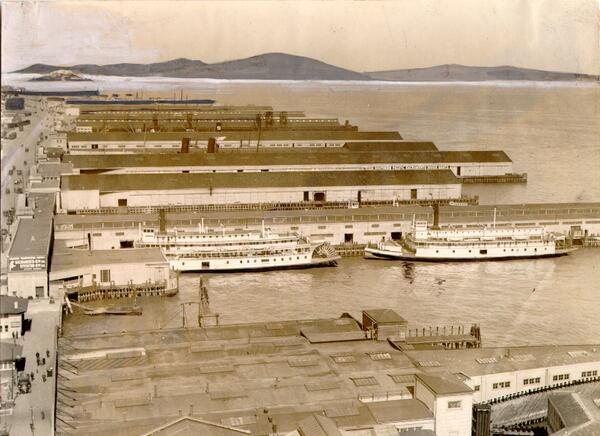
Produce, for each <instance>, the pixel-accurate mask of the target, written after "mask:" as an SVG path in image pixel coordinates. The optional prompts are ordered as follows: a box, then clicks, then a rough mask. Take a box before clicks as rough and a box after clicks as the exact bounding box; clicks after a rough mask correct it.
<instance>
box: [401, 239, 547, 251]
mask: <svg viewBox="0 0 600 436" xmlns="http://www.w3.org/2000/svg"><path fill="white" fill-rule="evenodd" d="M404 241H405V243H406V244H409V245H410V246H413V247H430V246H435V247H449V248H451V247H482V246H485V247H518V246H526V247H528V246H536V245H539V244H540V243H543V244H544V245H554V246H556V241H555V240H551V239H544V240H542V239H513V240H510V241H507V240H501V241H499V240H493V241H486V240H479V241H473V240H471V241H467V240H462V241H436V240H430V241H429V240H428V241H426V242H423V241H419V240H416V239H414V238H411V237H409V236H407V237H405V238H404Z"/></svg>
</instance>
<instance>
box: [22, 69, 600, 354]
mask: <svg viewBox="0 0 600 436" xmlns="http://www.w3.org/2000/svg"><path fill="white" fill-rule="evenodd" d="M15 84H19V83H18V81H17V82H15ZM21 84H22V82H21ZM45 85H46V84H45ZM75 85H77V87H79V86H81V85H79V84H68V86H75ZM46 86H47V85H46ZM63 86H64V84H63ZM93 86H94V87H96V86H99V87H100V89H101V91H102V92H112V91H117V92H123V91H125V90H134V92H135V90H139V89H144V90H145V91H144V92H145V94H146V95H164V96H173V94H174V93H175V94H176V95H179V92H180V90H181V89H183V90H184V93H185V94H186V95H187V96H189V97H190V98H191V97H207V98H214V99H216V100H217V101H218V103H219V104H248V103H253V104H257V105H263V104H264V105H272V106H274V107H275V109H287V110H304V111H305V112H306V114H307V115H308V116H326V117H336V118H340V119H341V120H345V119H348V120H350V122H352V123H354V124H358V125H359V126H360V128H361V129H362V130H371V129H382V130H398V131H399V132H400V133H401V134H402V135H403V136H404V138H405V139H415V140H432V141H434V142H435V143H436V144H437V145H438V147H439V148H440V149H442V150H469V149H471V150H495V149H501V150H505V151H506V152H507V153H508V155H509V156H510V157H511V158H512V159H513V161H514V164H515V170H516V171H517V172H527V173H528V175H529V182H528V183H527V184H526V185H472V186H467V187H466V188H465V191H466V192H467V193H470V194H478V195H480V199H481V202H482V203H526V202H575V201H600V87H598V86H596V85H580V84H579V85H575V84H573V85H565V84H529V85H524V84H519V83H513V84H511V85H510V86H509V85H507V84H506V83H496V84H487V85H457V84H454V85H439V84H422V85H417V84H408V85H407V84H343V83H295V84H292V83H281V82H273V83H223V82H207V81H194V80H192V81H178V80H164V79H163V80H160V79H158V80H156V79H148V80H137V79H131V80H127V81H119V80H118V79H117V80H115V79H110V80H106V79H102V80H99V81H98V82H97V83H95V84H94V85H93ZM599 270H600V249H583V250H579V251H577V252H575V253H574V254H573V255H571V256H567V257H561V258H555V259H541V260H516V261H504V262H474V263H435V264H427V263H405V262H394V261H366V260H363V259H359V258H353V259H343V260H342V261H341V262H340V263H339V266H338V267H337V268H320V269H310V270H296V271H273V272H267V273H243V274H221V275H205V276H204V281H205V283H206V284H207V286H208V288H209V295H210V302H211V307H212V309H213V311H215V312H219V313H220V314H221V319H222V321H223V322H226V323H234V322H248V321H264V320H282V319H300V318H315V317H330V316H338V315H340V314H341V313H342V312H350V313H352V314H353V315H355V316H359V314H360V310H361V309H363V308H372V307H389V308H393V309H395V310H397V311H398V312H399V313H400V314H401V315H402V316H404V317H405V318H406V319H407V320H408V321H409V325H410V326H411V327H413V328H415V327H428V326H437V325H440V326H443V325H450V324H463V325H468V324H470V323H473V322H475V323H479V324H480V325H481V327H482V333H483V335H484V342H485V344H486V345H505V344H512V345H517V344H537V343H565V344H566V343H590V342H600V315H599V314H600V285H599V283H600V271H599ZM199 277H200V276H199V275H198V274H185V275H182V276H181V292H180V294H179V295H178V296H177V297H174V298H172V299H150V298H146V299H142V300H141V302H142V304H143V306H144V315H142V316H141V317H119V318H111V317H95V318H90V317H85V316H84V315H75V316H73V317H71V318H70V321H69V322H68V323H67V324H66V326H65V329H66V333H92V332H102V331H119V330H122V329H125V330H131V329H139V328H155V327H177V326H181V324H182V318H183V317H182V313H181V306H180V304H181V303H182V302H186V301H192V300H196V301H198V295H197V287H198V280H199ZM195 307H196V306H193V305H191V306H187V309H186V315H187V318H188V322H194V321H195V317H196V314H197V309H196V308H195Z"/></svg>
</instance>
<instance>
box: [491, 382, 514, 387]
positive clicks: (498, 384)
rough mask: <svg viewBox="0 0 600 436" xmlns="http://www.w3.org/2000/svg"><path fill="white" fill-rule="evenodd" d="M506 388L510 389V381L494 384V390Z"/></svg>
mask: <svg viewBox="0 0 600 436" xmlns="http://www.w3.org/2000/svg"><path fill="white" fill-rule="evenodd" d="M505 388H510V382H509V381H505V382H499V383H494V384H493V385H492V389H505Z"/></svg>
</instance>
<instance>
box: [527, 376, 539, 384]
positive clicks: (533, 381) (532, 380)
mask: <svg viewBox="0 0 600 436" xmlns="http://www.w3.org/2000/svg"><path fill="white" fill-rule="evenodd" d="M539 382H540V378H539V377H534V378H526V379H524V380H523V384H524V385H536V384H538V383H539Z"/></svg>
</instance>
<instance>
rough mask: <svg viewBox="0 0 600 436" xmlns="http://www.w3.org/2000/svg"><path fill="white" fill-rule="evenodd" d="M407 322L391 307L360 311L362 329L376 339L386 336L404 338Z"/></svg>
mask: <svg viewBox="0 0 600 436" xmlns="http://www.w3.org/2000/svg"><path fill="white" fill-rule="evenodd" d="M407 324H408V322H407V321H406V320H405V319H404V318H402V317H401V316H400V315H398V313H397V312H396V311H395V310H392V309H369V310H363V312H362V325H363V330H364V331H366V332H367V337H369V338H371V339H375V340H377V341H385V340H387V339H388V338H393V339H395V340H404V339H405V338H406V328H407V327H406V326H407Z"/></svg>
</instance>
